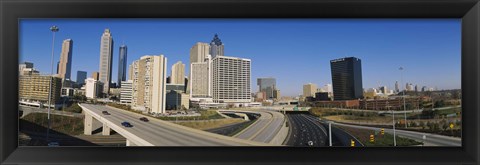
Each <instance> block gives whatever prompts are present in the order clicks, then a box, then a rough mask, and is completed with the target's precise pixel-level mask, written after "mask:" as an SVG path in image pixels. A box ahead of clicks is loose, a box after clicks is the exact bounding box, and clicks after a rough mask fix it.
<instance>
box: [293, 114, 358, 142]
mask: <svg viewBox="0 0 480 165" xmlns="http://www.w3.org/2000/svg"><path fill="white" fill-rule="evenodd" d="M287 116H288V121H289V126H290V127H291V132H290V134H289V137H288V138H287V143H286V144H287V145H289V146H309V145H308V141H312V142H313V147H324V146H329V145H330V144H329V137H328V124H327V123H325V122H322V121H320V120H318V118H316V117H314V116H312V115H308V114H287ZM351 140H353V141H355V146H363V144H362V143H361V142H360V141H359V140H358V139H356V138H355V137H354V136H352V135H351V134H349V133H348V132H345V131H343V130H341V129H338V128H336V127H334V126H332V146H345V147H350V145H351Z"/></svg>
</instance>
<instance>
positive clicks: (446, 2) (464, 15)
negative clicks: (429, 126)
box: [0, 0, 480, 165]
mask: <svg viewBox="0 0 480 165" xmlns="http://www.w3.org/2000/svg"><path fill="white" fill-rule="evenodd" d="M0 18H1V23H0V24H1V28H0V29H1V31H0V36H1V41H0V42H1V43H0V50H1V56H0V73H1V75H0V83H1V84H0V138H1V139H0V163H1V164H162V163H163V164H462V165H466V164H471V165H474V164H479V162H480V161H479V158H480V154H479V153H480V152H479V148H480V143H479V142H480V136H479V133H480V131H479V128H480V127H479V126H480V122H479V119H480V116H479V110H480V108H479V101H480V98H479V94H480V90H479V89H480V88H479V86H480V82H479V78H480V77H479V69H480V67H479V64H480V58H479V57H480V50H479V47H480V33H479V30H480V4H479V1H478V0H298V1H291V0H290V1H288V0H257V1H254V0H225V1H219V0H201V1H194V0H177V1H173V0H156V1H153V0H142V1H135V0H128V1H120V0H83V1H79V0H37V1H33V0H15V1H14V0H0ZM20 18H461V19H462V46H461V49H462V59H461V63H462V66H461V67H462V68H461V70H462V73H461V77H462V81H461V84H462V98H463V99H462V103H463V107H462V108H463V114H462V120H463V124H462V125H463V128H462V130H463V131H462V137H463V139H462V147H422V148H419V147H396V148H393V147H388V148H387V147H385V148H368V147H358V148H347V147H341V148H303V147H302V148H295V147H285V148H283V147H119V148H116V147H58V148H48V147H21V148H18V146H17V145H18V94H17V93H18V72H15V70H16V69H17V68H18V60H19V58H18V48H19V45H18V43H19V42H18V34H19V33H18V32H19V31H18V28H19V25H18V22H19V19H20Z"/></svg>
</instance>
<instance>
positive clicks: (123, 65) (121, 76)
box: [117, 45, 127, 88]
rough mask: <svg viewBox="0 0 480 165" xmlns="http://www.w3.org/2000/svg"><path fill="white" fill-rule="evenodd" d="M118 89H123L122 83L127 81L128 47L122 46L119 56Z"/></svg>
mask: <svg viewBox="0 0 480 165" xmlns="http://www.w3.org/2000/svg"><path fill="white" fill-rule="evenodd" d="M118 55H119V56H118V57H119V58H118V78H117V84H118V87H119V88H120V87H122V81H125V80H126V79H127V45H122V46H120V50H119V54H118Z"/></svg>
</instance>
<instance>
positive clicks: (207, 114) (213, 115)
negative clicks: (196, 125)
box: [107, 103, 224, 120]
mask: <svg viewBox="0 0 480 165" xmlns="http://www.w3.org/2000/svg"><path fill="white" fill-rule="evenodd" d="M107 105H108V106H111V107H115V108H118V109H122V110H126V111H130V112H135V113H138V114H142V115H145V114H143V113H142V112H141V111H136V110H134V109H132V108H131V107H130V106H128V105H122V104H115V103H107ZM199 113H200V116H178V117H175V116H159V117H155V118H157V119H161V120H210V119H223V118H224V117H223V116H221V115H220V114H218V113H217V111H216V110H200V111H199Z"/></svg>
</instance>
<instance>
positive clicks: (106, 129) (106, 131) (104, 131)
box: [102, 123, 111, 136]
mask: <svg viewBox="0 0 480 165" xmlns="http://www.w3.org/2000/svg"><path fill="white" fill-rule="evenodd" d="M110 130H111V129H110V127H109V126H107V124H105V123H103V128H102V135H106V136H107V135H110Z"/></svg>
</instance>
